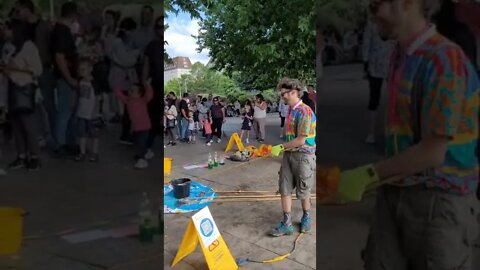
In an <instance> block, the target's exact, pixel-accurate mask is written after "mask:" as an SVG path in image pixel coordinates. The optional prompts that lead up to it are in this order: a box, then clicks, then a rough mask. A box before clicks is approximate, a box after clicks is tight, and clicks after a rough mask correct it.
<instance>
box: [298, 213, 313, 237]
mask: <svg viewBox="0 0 480 270" xmlns="http://www.w3.org/2000/svg"><path fill="white" fill-rule="evenodd" d="M311 229H312V219H311V218H310V216H303V217H302V220H301V221H300V232H301V233H306V232H309V231H310V230H311Z"/></svg>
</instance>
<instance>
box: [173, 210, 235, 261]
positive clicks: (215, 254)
mask: <svg viewBox="0 0 480 270" xmlns="http://www.w3.org/2000/svg"><path fill="white" fill-rule="evenodd" d="M198 242H200V247H201V248H202V252H203V255H204V256H205V260H206V261H207V265H208V269H210V270H237V269H239V268H238V266H237V263H236V262H235V259H234V258H233V256H232V254H231V253H230V250H229V249H228V247H227V244H226V243H225V241H224V240H223V237H222V236H221V235H220V231H219V230H218V228H217V226H216V225H215V221H214V220H213V217H212V214H211V213H210V210H209V209H208V207H205V208H203V209H202V210H200V211H199V212H198V213H196V214H195V215H193V217H192V219H191V220H190V221H189V223H188V227H187V230H186V231H185V235H184V236H183V240H182V243H181V244H180V248H179V249H178V251H177V255H176V256H175V259H174V260H173V263H172V267H174V266H175V265H176V264H177V263H179V262H180V261H181V260H183V259H184V258H185V257H187V256H188V255H189V254H190V253H192V252H194V251H195V249H196V248H197V244H198Z"/></svg>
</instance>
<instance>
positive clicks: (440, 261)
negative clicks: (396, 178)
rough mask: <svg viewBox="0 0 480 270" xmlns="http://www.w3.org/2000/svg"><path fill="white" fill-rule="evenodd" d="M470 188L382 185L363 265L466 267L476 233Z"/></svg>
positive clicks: (378, 269) (418, 269)
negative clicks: (451, 190)
mask: <svg viewBox="0 0 480 270" xmlns="http://www.w3.org/2000/svg"><path fill="white" fill-rule="evenodd" d="M478 204H479V202H478V200H477V198H476V196H475V194H470V195H463V196H460V195H455V194H449V193H446V192H445V191H443V190H440V189H427V188H426V187H424V186H423V185H418V186H415V187H394V186H386V187H382V188H380V189H379V190H378V193H377V201H376V206H375V212H374V216H373V219H372V222H371V227H370V235H369V237H368V240H367V247H366V249H365V251H364V254H363V257H364V258H363V259H364V262H365V269H367V270H447V269H448V270H454V269H455V270H470V269H472V252H473V247H474V242H475V240H476V238H477V236H478V226H479V225H478V222H477V214H478V210H479V207H478Z"/></svg>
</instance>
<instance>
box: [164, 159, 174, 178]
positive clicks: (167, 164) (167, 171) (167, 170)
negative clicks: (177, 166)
mask: <svg viewBox="0 0 480 270" xmlns="http://www.w3.org/2000/svg"><path fill="white" fill-rule="evenodd" d="M172 160H173V159H171V158H163V175H169V174H170V173H171V172H172Z"/></svg>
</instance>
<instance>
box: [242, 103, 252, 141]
mask: <svg viewBox="0 0 480 270" xmlns="http://www.w3.org/2000/svg"><path fill="white" fill-rule="evenodd" d="M242 119H243V123H242V132H241V133H240V140H242V141H243V135H244V134H245V133H246V134H247V138H246V139H245V143H249V141H248V138H250V130H252V121H253V112H252V107H250V105H249V104H245V112H244V113H243V115H242Z"/></svg>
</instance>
